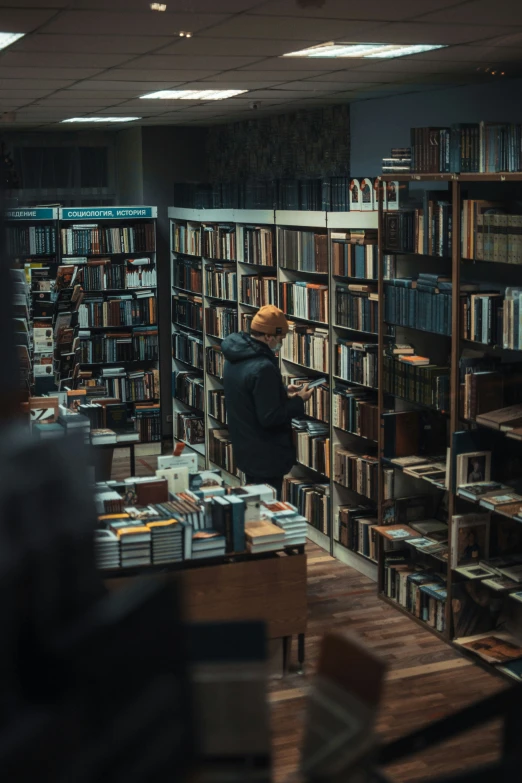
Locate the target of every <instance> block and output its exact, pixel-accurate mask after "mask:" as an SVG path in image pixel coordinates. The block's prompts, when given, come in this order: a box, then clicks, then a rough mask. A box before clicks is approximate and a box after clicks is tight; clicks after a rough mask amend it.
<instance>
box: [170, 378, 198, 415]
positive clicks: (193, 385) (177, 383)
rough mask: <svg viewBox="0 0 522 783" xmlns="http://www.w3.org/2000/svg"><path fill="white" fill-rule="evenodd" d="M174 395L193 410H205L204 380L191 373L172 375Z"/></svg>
mask: <svg viewBox="0 0 522 783" xmlns="http://www.w3.org/2000/svg"><path fill="white" fill-rule="evenodd" d="M172 395H173V397H175V398H176V399H178V400H181V402H184V403H185V405H190V406H191V407H192V408H198V410H200V411H202V410H204V409H205V387H204V382H203V378H202V377H201V376H200V375H196V374H195V373H191V372H186V371H182V372H173V373H172Z"/></svg>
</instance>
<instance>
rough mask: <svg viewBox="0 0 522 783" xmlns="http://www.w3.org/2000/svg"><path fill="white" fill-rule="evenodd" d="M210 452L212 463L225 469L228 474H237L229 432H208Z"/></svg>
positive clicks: (215, 430) (213, 430)
mask: <svg viewBox="0 0 522 783" xmlns="http://www.w3.org/2000/svg"><path fill="white" fill-rule="evenodd" d="M208 450H209V457H210V460H211V462H213V463H214V464H215V465H219V466H220V467H221V468H224V470H226V471H227V472H228V473H232V475H234V474H235V473H236V463H235V460H234V453H233V450H232V443H231V441H230V439H229V436H228V430H222V429H210V430H209V432H208Z"/></svg>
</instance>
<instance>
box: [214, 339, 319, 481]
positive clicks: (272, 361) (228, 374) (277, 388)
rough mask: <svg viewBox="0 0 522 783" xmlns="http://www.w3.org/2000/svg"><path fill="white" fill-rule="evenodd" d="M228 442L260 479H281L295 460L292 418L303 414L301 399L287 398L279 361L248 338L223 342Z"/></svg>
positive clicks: (248, 470)
mask: <svg viewBox="0 0 522 783" xmlns="http://www.w3.org/2000/svg"><path fill="white" fill-rule="evenodd" d="M222 349H223V354H224V356H225V360H226V361H225V370H224V386H225V400H226V406H227V417H228V427H229V433H230V439H231V441H232V445H233V448H234V456H235V460H236V464H237V467H238V468H239V469H240V470H242V471H243V472H244V473H247V474H249V475H251V476H253V477H255V478H256V479H267V478H276V477H279V476H281V477H283V476H284V475H285V474H286V473H288V472H289V470H291V468H292V466H293V464H294V462H295V448H294V445H293V441H292V428H291V426H290V422H291V420H292V419H293V418H294V417H295V416H302V415H303V414H304V402H303V400H302V399H301V398H300V397H292V398H291V399H289V397H288V394H287V391H286V388H285V386H284V384H283V380H282V378H281V372H280V370H279V367H278V362H277V359H276V357H275V355H274V353H273V352H272V351H271V350H270V348H269V347H268V345H265V344H264V343H261V342H259V341H258V340H254V339H253V338H252V337H250V336H249V335H248V334H245V333H243V332H240V333H239V334H231V335H229V336H228V337H227V338H226V339H225V340H224V341H223V344H222Z"/></svg>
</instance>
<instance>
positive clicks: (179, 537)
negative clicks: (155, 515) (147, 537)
mask: <svg viewBox="0 0 522 783" xmlns="http://www.w3.org/2000/svg"><path fill="white" fill-rule="evenodd" d="M147 527H148V528H149V530H150V532H151V555H152V562H153V563H158V564H159V563H176V562H180V561H181V560H183V537H184V531H185V528H184V526H183V524H182V523H181V522H180V521H178V520H177V519H158V520H157V521H155V520H152V521H150V522H147Z"/></svg>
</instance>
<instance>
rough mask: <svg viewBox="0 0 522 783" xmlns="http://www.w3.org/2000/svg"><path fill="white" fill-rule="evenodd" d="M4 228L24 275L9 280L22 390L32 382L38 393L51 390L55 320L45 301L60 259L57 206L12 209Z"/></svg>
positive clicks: (13, 257)
mask: <svg viewBox="0 0 522 783" xmlns="http://www.w3.org/2000/svg"><path fill="white" fill-rule="evenodd" d="M5 226H6V247H7V255H8V261H9V264H10V266H11V267H14V268H16V269H18V270H24V273H25V274H24V275H22V274H18V273H16V277H15V278H14V279H13V285H14V292H13V293H14V316H15V335H16V342H17V346H18V355H19V362H20V376H21V377H20V382H21V388H22V390H23V391H24V392H28V393H30V392H32V391H33V390H34V388H35V385H36V386H37V387H38V390H39V391H40V392H42V391H51V390H52V389H54V388H55V386H54V378H53V374H52V364H53V359H52V354H53V345H52V339H51V340H50V339H49V332H48V330H49V329H52V320H53V319H52V313H51V312H50V311H49V303H50V285H51V281H52V280H54V279H55V278H56V270H57V265H58V262H59V258H60V254H59V247H58V244H59V243H58V209H55V208H53V207H34V208H32V209H27V208H18V209H10V210H8V211H7V212H6V215H5ZM33 272H34V274H33ZM13 274H15V273H13ZM24 277H25V281H24ZM24 282H25V285H24ZM35 322H36V329H37V330H38V331H36V332H35V331H34V328H35ZM40 330H42V331H40Z"/></svg>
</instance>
